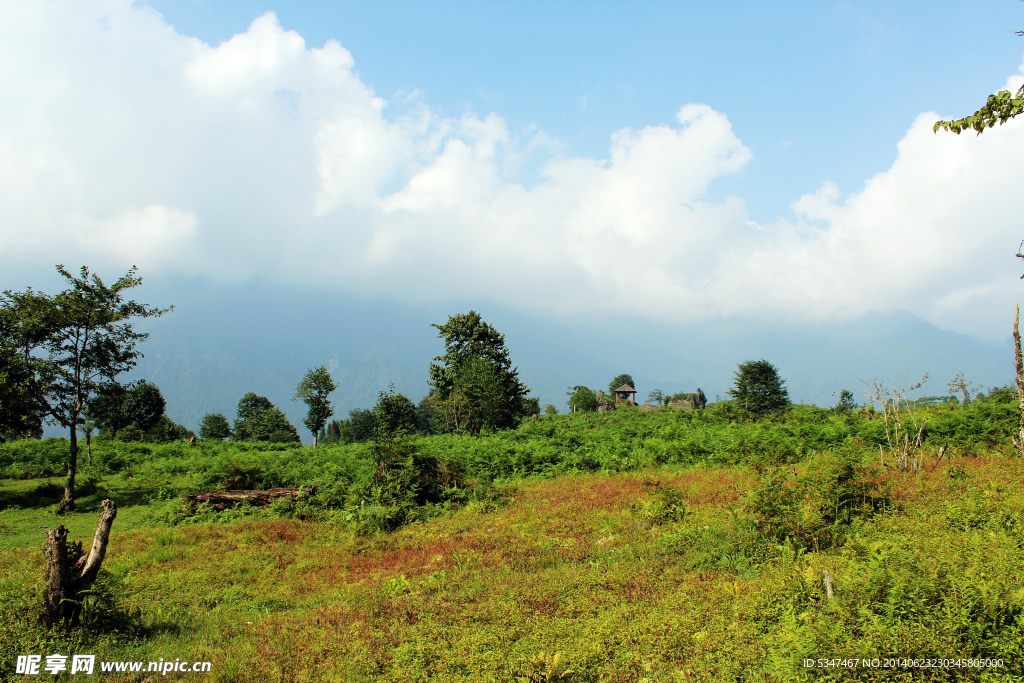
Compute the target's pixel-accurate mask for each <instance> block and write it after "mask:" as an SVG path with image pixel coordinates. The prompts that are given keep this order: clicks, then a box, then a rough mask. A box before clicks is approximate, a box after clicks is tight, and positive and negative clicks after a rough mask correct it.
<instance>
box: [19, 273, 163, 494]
mask: <svg viewBox="0 0 1024 683" xmlns="http://www.w3.org/2000/svg"><path fill="white" fill-rule="evenodd" d="M57 272H58V273H60V275H61V276H62V277H63V278H64V279H65V280H67V281H68V283H69V284H70V285H71V286H70V288H69V289H66V290H64V291H63V292H61V293H59V294H57V295H55V296H52V297H51V296H48V295H46V294H44V293H42V292H36V291H34V290H33V289H32V288H31V287H30V288H28V289H26V290H25V291H24V292H14V291H12V290H7V291H5V292H4V294H3V296H2V297H0V308H2V309H3V311H4V318H5V326H6V327H7V331H6V332H5V333H4V337H5V338H4V339H3V344H4V347H5V349H6V350H7V351H8V352H9V351H11V350H13V351H14V352H15V353H16V355H17V356H18V367H19V368H20V369H21V370H22V371H23V373H24V374H23V376H22V377H21V379H20V380H19V386H20V387H21V389H22V390H23V391H24V392H25V393H26V395H27V396H28V398H29V399H30V401H31V402H32V404H33V405H34V406H35V407H36V408H37V409H38V411H39V413H38V414H39V417H40V418H41V419H43V420H45V421H47V422H50V423H51V424H59V425H61V426H62V427H64V428H66V429H67V430H68V432H69V435H70V438H71V448H70V449H69V453H68V463H67V479H66V481H65V484H64V498H63V499H62V500H61V502H60V505H59V506H58V510H59V511H60V512H64V511H65V510H73V509H74V507H75V477H76V475H77V472H78V430H79V427H80V426H81V425H83V424H84V422H85V416H84V413H85V409H86V404H87V403H88V401H89V399H90V398H91V397H92V396H93V395H94V394H95V393H96V392H97V390H98V389H99V388H100V387H101V386H103V385H114V384H117V377H118V376H119V375H120V374H122V373H124V372H126V371H128V370H130V369H131V368H133V367H135V365H136V359H137V358H139V357H140V356H141V355H142V354H141V353H140V352H139V351H138V350H136V346H137V345H138V344H139V342H141V341H144V340H145V339H146V338H148V337H149V334H148V333H142V332H136V331H135V329H134V328H133V326H132V325H133V323H132V320H133V319H134V318H149V317H158V316H161V315H163V314H164V313H166V312H168V311H170V310H173V308H174V307H173V306H171V307H169V308H163V309H161V308H155V307H150V306H147V305H145V304H140V303H138V302H136V301H125V300H124V293H125V291H126V290H129V289H132V288H133V287H136V286H138V285H140V284H142V278H141V277H139V276H138V275H137V270H136V268H135V267H132V268H131V270H129V271H128V273H127V274H125V275H124V276H123V277H121V278H120V279H118V280H117V281H116V282H115V283H114V284H113V285H109V286H108V285H106V284H104V283H103V281H102V280H101V279H100V278H99V276H98V275H95V274H93V275H91V276H90V273H89V269H88V268H86V267H85V266H82V268H81V271H80V273H79V276H78V277H75V276H74V275H72V274H71V273H70V272H68V271H67V270H66V269H65V268H64V266H57Z"/></svg>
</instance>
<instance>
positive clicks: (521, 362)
mask: <svg viewBox="0 0 1024 683" xmlns="http://www.w3.org/2000/svg"><path fill="white" fill-rule="evenodd" d="M168 284H169V283H168ZM146 287H149V281H147V283H146ZM136 291H141V289H140V290H136ZM135 298H138V299H139V300H143V301H146V302H147V303H152V304H156V305H161V306H166V305H167V304H170V303H173V304H175V310H174V311H173V312H171V313H169V314H167V315H165V316H164V317H162V318H160V319H156V320H147V321H145V323H144V325H145V326H144V328H143V327H142V326H140V329H146V330H148V331H149V332H150V333H151V336H150V339H149V340H147V341H146V342H144V343H143V344H142V345H141V346H140V349H141V350H142V351H143V353H144V354H145V357H144V358H143V359H141V360H140V362H139V366H138V367H137V368H136V370H135V371H133V372H132V373H131V375H129V376H128V378H130V379H139V378H146V379H148V380H149V381H152V382H155V383H156V384H157V385H158V386H159V387H160V388H161V390H162V391H163V394H164V396H165V398H166V399H167V404H168V414H169V415H170V417H171V418H172V419H174V420H175V421H177V422H180V423H182V424H185V425H186V426H188V427H190V428H192V429H198V426H199V423H200V421H201V419H202V416H203V415H204V414H206V413H209V412H221V413H224V414H225V415H226V416H228V418H229V419H234V416H235V408H236V406H237V403H238V400H239V399H240V398H241V397H242V395H243V394H245V393H246V392H248V391H254V392H256V393H257V394H260V395H264V396H267V397H268V398H270V400H271V401H273V402H274V403H275V404H277V405H278V406H279V407H280V408H281V409H282V410H283V411H284V412H285V413H286V414H287V415H288V418H289V419H290V420H291V421H292V422H293V424H295V425H296V426H297V427H299V430H300V433H301V432H304V431H305V430H304V428H303V427H302V426H301V424H302V417H303V416H304V414H305V406H304V404H301V403H298V402H293V401H291V400H290V399H291V397H292V396H293V395H294V391H295V387H296V385H297V384H298V383H299V381H300V380H301V378H302V376H303V374H304V373H305V371H306V370H307V369H308V368H310V367H314V366H316V365H320V364H324V365H326V366H327V367H328V368H329V369H330V370H331V372H332V374H333V376H334V378H335V381H336V382H337V384H338V385H339V387H340V388H339V389H338V390H337V391H336V392H335V393H334V394H333V395H332V400H333V401H334V404H335V406H336V416H337V417H344V416H346V415H347V414H348V411H349V410H351V409H353V408H367V407H371V406H373V405H374V403H375V402H376V398H377V395H378V393H379V392H380V391H383V390H386V389H387V387H388V384H389V383H394V385H395V388H396V389H397V390H398V391H400V392H402V393H404V394H406V395H407V396H409V397H410V398H411V399H413V400H414V401H419V399H420V398H422V397H423V396H425V395H426V393H427V369H428V367H429V364H430V362H431V359H432V358H433V357H435V356H439V355H441V354H442V353H443V352H444V345H443V342H442V340H441V339H439V338H438V337H437V330H435V329H434V328H432V327H430V325H431V323H443V322H444V321H445V320H447V316H449V315H454V314H457V313H461V312H465V311H468V310H469V309H470V308H474V309H475V310H477V311H478V312H479V313H480V314H481V315H482V316H483V318H484V320H486V321H487V322H489V323H491V324H492V325H494V326H495V327H496V328H497V329H498V330H499V331H500V332H502V333H504V334H505V336H506V343H507V345H508V348H509V350H510V352H511V356H512V361H513V363H514V364H515V365H516V366H517V367H518V368H519V374H520V377H521V379H522V380H523V381H524V382H525V383H526V384H527V385H529V386H530V387H531V389H532V392H531V393H532V395H534V396H539V397H540V399H541V404H545V403H553V404H555V405H556V406H557V407H558V408H559V410H560V411H564V410H565V409H566V408H565V401H566V398H567V397H566V388H567V387H568V386H570V385H576V384H584V385H587V386H590V387H591V388H594V389H607V385H608V382H609V381H610V380H611V378H612V377H614V376H615V375H617V374H619V373H621V372H627V373H630V374H631V375H632V376H633V378H634V379H635V381H636V384H637V386H636V388H637V390H638V392H639V393H638V398H639V399H641V400H642V399H643V398H644V397H646V395H647V393H648V392H649V391H650V390H651V389H654V388H658V389H661V390H663V391H666V392H676V391H692V390H694V389H695V388H696V387H698V386H699V387H701V388H702V389H703V390H704V392H705V393H706V394H707V396H708V398H709V399H710V400H715V398H716V397H718V398H722V399H724V398H726V395H725V392H726V391H727V390H728V389H729V388H730V386H731V384H732V378H733V374H734V372H735V371H736V365H737V364H738V363H740V362H742V361H745V360H756V359H760V358H765V359H767V360H769V361H770V362H772V363H774V364H775V365H776V366H778V368H779V370H780V371H781V374H782V376H783V377H784V378H786V379H787V382H788V384H787V386H788V388H789V391H790V395H791V397H792V399H793V400H794V401H795V402H797V403H799V402H805V403H815V404H818V405H831V404H833V403H835V401H836V400H837V397H838V394H839V391H840V390H841V389H849V390H851V391H853V392H854V393H855V394H856V395H857V397H858V400H859V401H863V400H864V398H863V396H862V395H861V394H860V392H861V391H862V390H864V389H865V385H864V383H863V381H868V382H870V381H871V380H872V379H874V378H878V379H881V380H886V381H892V380H898V378H899V377H901V376H902V377H903V378H904V379H905V380H907V383H914V382H916V381H918V380H920V378H921V377H922V376H923V375H924V374H925V373H926V372H927V373H930V374H929V380H928V382H927V383H926V384H925V386H924V387H923V388H922V389H921V390H920V391H919V392H918V395H919V396H925V395H945V394H947V393H949V390H948V389H947V387H946V383H947V382H948V381H949V380H950V379H952V377H953V376H954V375H955V374H956V373H958V372H963V373H965V375H966V376H967V378H968V380H970V381H972V382H974V383H976V384H977V385H984V386H985V387H986V388H987V387H990V386H995V385H1002V384H1005V383H1007V382H1011V381H1012V379H1013V345H1012V340H1010V338H1009V335H1007V340H1006V341H1005V343H1000V344H994V343H989V342H985V341H981V340H977V339H975V338H972V337H969V336H966V335H961V334H956V333H953V332H949V331H946V330H941V329H939V328H937V327H935V326H934V325H931V324H930V323H928V322H925V321H923V320H921V319H919V318H917V317H915V316H913V315H911V314H909V313H905V312H897V313H893V314H885V315H881V314H875V315H870V316H867V317H865V318H862V319H860V320H855V321H848V322H843V323H837V324H820V323H818V324H786V325H783V324H772V323H767V322H764V321H744V320H735V319H734V320H718V321H710V322H705V323H700V324H691V325H673V324H667V323H658V322H652V321H649V320H645V319H641V318H635V319H631V318H608V319H603V320H598V319H572V318H565V319H551V318H539V317H535V316H534V317H527V316H525V315H523V314H521V313H517V312H515V311H510V310H507V309H503V308H499V307H488V306H486V305H480V304H476V305H472V306H471V305H469V304H467V305H465V306H462V307H444V308H442V307H440V306H438V307H433V308H426V307H417V308H413V307H408V306H403V305H402V304H399V303H395V302H393V301H388V300H378V301H374V300H369V299H365V298H357V297H354V296H343V295H337V296H332V295H328V294H325V293H311V292H310V291H308V290H298V289H296V290H294V291H284V290H281V289H280V288H262V287H260V286H251V285H250V286H234V285H232V286H218V287H214V286H207V285H203V286H202V287H199V286H196V285H192V286H182V285H181V283H177V284H176V285H175V286H173V291H172V288H168V289H166V290H163V291H161V290H155V289H153V288H152V287H149V289H147V292H146V294H145V296H142V295H138V296H136V297H135ZM1008 320H1009V318H1008ZM1007 329H1008V330H1009V329H1010V325H1009V324H1008V325H1007ZM862 380H863V381H862ZM52 431H53V430H50V431H49V432H48V433H52ZM304 438H305V439H306V440H309V434H308V433H306V434H304Z"/></svg>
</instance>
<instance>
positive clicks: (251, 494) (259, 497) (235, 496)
mask: <svg viewBox="0 0 1024 683" xmlns="http://www.w3.org/2000/svg"><path fill="white" fill-rule="evenodd" d="M318 488H320V484H313V485H312V486H300V487H299V488H297V489H267V490H265V491H240V490H233V491H211V492H210V493H193V494H192V495H190V496H185V497H184V498H182V499H181V505H182V507H189V508H193V509H194V508H198V507H201V506H202V507H206V506H209V507H212V508H213V509H214V510H216V511H218V512H220V511H221V510H226V509H228V508H229V507H231V506H233V505H238V504H239V503H249V505H254V506H256V507H263V506H265V505H270V504H271V503H273V502H274V501H275V500H277V499H279V498H289V499H291V500H298V499H299V498H302V497H305V496H311V495H313V494H314V493H316V490H317V489H318Z"/></svg>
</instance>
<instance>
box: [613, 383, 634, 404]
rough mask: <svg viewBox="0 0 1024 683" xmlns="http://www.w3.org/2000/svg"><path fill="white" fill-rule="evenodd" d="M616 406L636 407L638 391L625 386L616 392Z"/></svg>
mask: <svg viewBox="0 0 1024 683" xmlns="http://www.w3.org/2000/svg"><path fill="white" fill-rule="evenodd" d="M615 405H617V406H635V405H636V389H634V388H633V387H631V386H629V385H628V384H623V385H622V386H621V387H619V388H618V389H616V390H615Z"/></svg>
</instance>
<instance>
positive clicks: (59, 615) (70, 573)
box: [43, 500, 117, 625]
mask: <svg viewBox="0 0 1024 683" xmlns="http://www.w3.org/2000/svg"><path fill="white" fill-rule="evenodd" d="M115 517H117V505H115V504H114V501H112V500H105V501H103V511H102V512H101V513H100V521H99V523H98V524H97V525H96V535H95V536H94V537H93V540H92V548H90V549H89V554H88V555H86V554H84V553H83V552H82V543H81V541H79V542H77V543H72V544H70V545H69V544H68V530H67V527H65V526H64V525H63V524H61V525H60V526H58V527H57V528H56V529H51V530H49V531H47V532H46V547H45V548H44V550H43V552H44V553H45V554H46V574H45V578H46V591H45V593H44V595H43V621H44V622H45V623H46V624H47V625H53V624H55V623H57V622H58V621H65V622H70V623H71V624H72V625H74V624H75V623H77V622H78V617H79V615H80V614H81V612H82V606H81V604H80V603H79V601H78V594H79V592H80V591H81V590H82V589H84V588H86V587H87V586H88V585H89V584H91V583H92V582H93V581H95V580H96V575H97V574H98V573H99V571H100V565H101V564H102V563H103V558H104V557H105V556H106V554H107V542H108V541H109V540H110V527H111V526H113V524H114V518H115Z"/></svg>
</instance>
